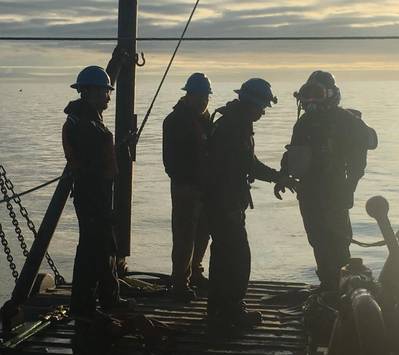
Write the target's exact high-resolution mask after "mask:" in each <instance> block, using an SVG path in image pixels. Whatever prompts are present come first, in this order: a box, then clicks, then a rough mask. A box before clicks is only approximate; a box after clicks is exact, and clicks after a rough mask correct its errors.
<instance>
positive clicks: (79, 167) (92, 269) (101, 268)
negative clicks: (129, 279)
mask: <svg viewBox="0 0 399 355" xmlns="http://www.w3.org/2000/svg"><path fill="white" fill-rule="evenodd" d="M64 112H65V113H66V114H67V115H68V117H67V120H66V122H65V124H64V126H63V132H62V140H63V147H64V152H65V157H66V159H67V161H68V164H69V166H70V168H71V170H72V172H73V176H74V187H73V197H74V201H73V202H74V205H75V210H76V214H77V217H78V221H79V244H78V247H77V251H76V257H75V264H74V270H73V281H72V295H71V312H72V313H74V314H78V315H81V316H90V315H91V314H92V313H93V312H94V311H95V304H96V294H97V290H98V297H99V301H100V304H101V306H102V307H103V308H104V309H107V308H110V307H112V306H114V305H115V304H116V303H117V302H118V300H119V283H118V278H117V274H116V264H115V261H116V260H115V253H116V244H115V239H114V234H113V227H112V181H113V178H114V177H115V175H116V173H117V167H116V160H115V153H114V145H113V135H112V133H111V132H110V131H109V130H108V129H107V127H105V125H104V123H103V120H102V117H101V115H100V114H99V113H98V112H97V111H96V110H95V109H94V108H92V107H91V106H90V105H89V104H88V103H87V102H85V101H84V100H83V99H79V100H76V101H73V102H70V103H69V104H68V106H67V107H66V108H65V111H64Z"/></svg>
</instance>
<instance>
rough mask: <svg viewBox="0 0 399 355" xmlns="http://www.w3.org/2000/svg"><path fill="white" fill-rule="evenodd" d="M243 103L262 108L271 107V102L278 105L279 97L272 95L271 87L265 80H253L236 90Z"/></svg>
mask: <svg viewBox="0 0 399 355" xmlns="http://www.w3.org/2000/svg"><path fill="white" fill-rule="evenodd" d="M234 92H235V93H237V94H238V97H239V99H240V100H241V101H244V102H251V103H254V104H255V105H258V106H260V107H261V108H266V107H271V106H272V105H271V102H273V103H275V104H276V103H277V97H275V96H274V95H273V93H272V89H271V85H270V84H269V83H268V82H267V81H266V80H263V79H260V78H252V79H249V80H247V81H246V82H245V83H243V84H242V85H241V88H240V89H238V90H234Z"/></svg>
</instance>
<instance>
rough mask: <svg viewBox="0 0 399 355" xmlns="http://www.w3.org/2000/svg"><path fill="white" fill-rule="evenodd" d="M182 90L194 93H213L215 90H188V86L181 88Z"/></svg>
mask: <svg viewBox="0 0 399 355" xmlns="http://www.w3.org/2000/svg"><path fill="white" fill-rule="evenodd" d="M181 90H183V91H186V92H188V93H192V94H203V95H207V94H208V95H212V94H213V91H212V90H211V89H209V90H207V91H202V90H188V89H187V88H186V87H184V88H181Z"/></svg>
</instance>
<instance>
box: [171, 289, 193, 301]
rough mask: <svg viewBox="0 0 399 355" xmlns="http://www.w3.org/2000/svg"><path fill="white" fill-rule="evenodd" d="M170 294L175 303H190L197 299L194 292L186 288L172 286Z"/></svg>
mask: <svg viewBox="0 0 399 355" xmlns="http://www.w3.org/2000/svg"><path fill="white" fill-rule="evenodd" d="M170 293H171V296H172V298H173V299H174V300H175V301H177V302H191V301H194V300H196V299H197V294H196V292H195V291H194V290H193V289H192V288H191V287H188V286H178V287H176V286H173V287H172V290H171V292H170Z"/></svg>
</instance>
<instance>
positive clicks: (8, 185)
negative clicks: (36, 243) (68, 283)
mask: <svg viewBox="0 0 399 355" xmlns="http://www.w3.org/2000/svg"><path fill="white" fill-rule="evenodd" d="M0 189H1V192H2V193H3V196H4V199H5V200H6V205H7V209H8V211H9V215H10V217H11V219H12V224H13V226H14V228H15V232H16V233H17V238H18V240H19V242H20V245H21V249H22V252H23V254H24V256H25V257H27V256H28V254H29V251H28V248H27V245H26V243H25V238H24V236H23V234H22V231H21V228H20V227H19V223H18V220H17V218H16V215H15V212H14V210H13V206H12V204H11V202H10V198H9V197H8V193H7V189H8V190H9V191H11V193H12V196H13V198H12V200H13V201H14V202H15V203H16V204H17V205H18V207H19V211H20V213H21V215H22V217H24V218H25V220H26V224H27V226H28V228H29V230H30V231H31V232H32V234H33V236H34V238H36V237H37V231H36V227H35V225H34V223H33V221H32V220H31V219H30V217H29V214H28V211H27V209H26V208H25V207H24V206H22V201H21V198H20V197H19V196H18V195H17V194H16V193H15V191H14V184H13V183H12V182H11V180H10V179H8V177H7V172H6V170H5V168H4V167H3V165H0ZM45 258H46V260H47V263H48V265H49V267H50V269H51V270H52V271H53V273H54V278H55V282H56V284H57V285H62V284H65V279H64V277H63V276H62V275H61V274H60V272H59V271H58V268H57V266H56V265H55V263H54V261H53V259H52V258H51V256H50V254H49V253H48V252H46V254H45Z"/></svg>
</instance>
